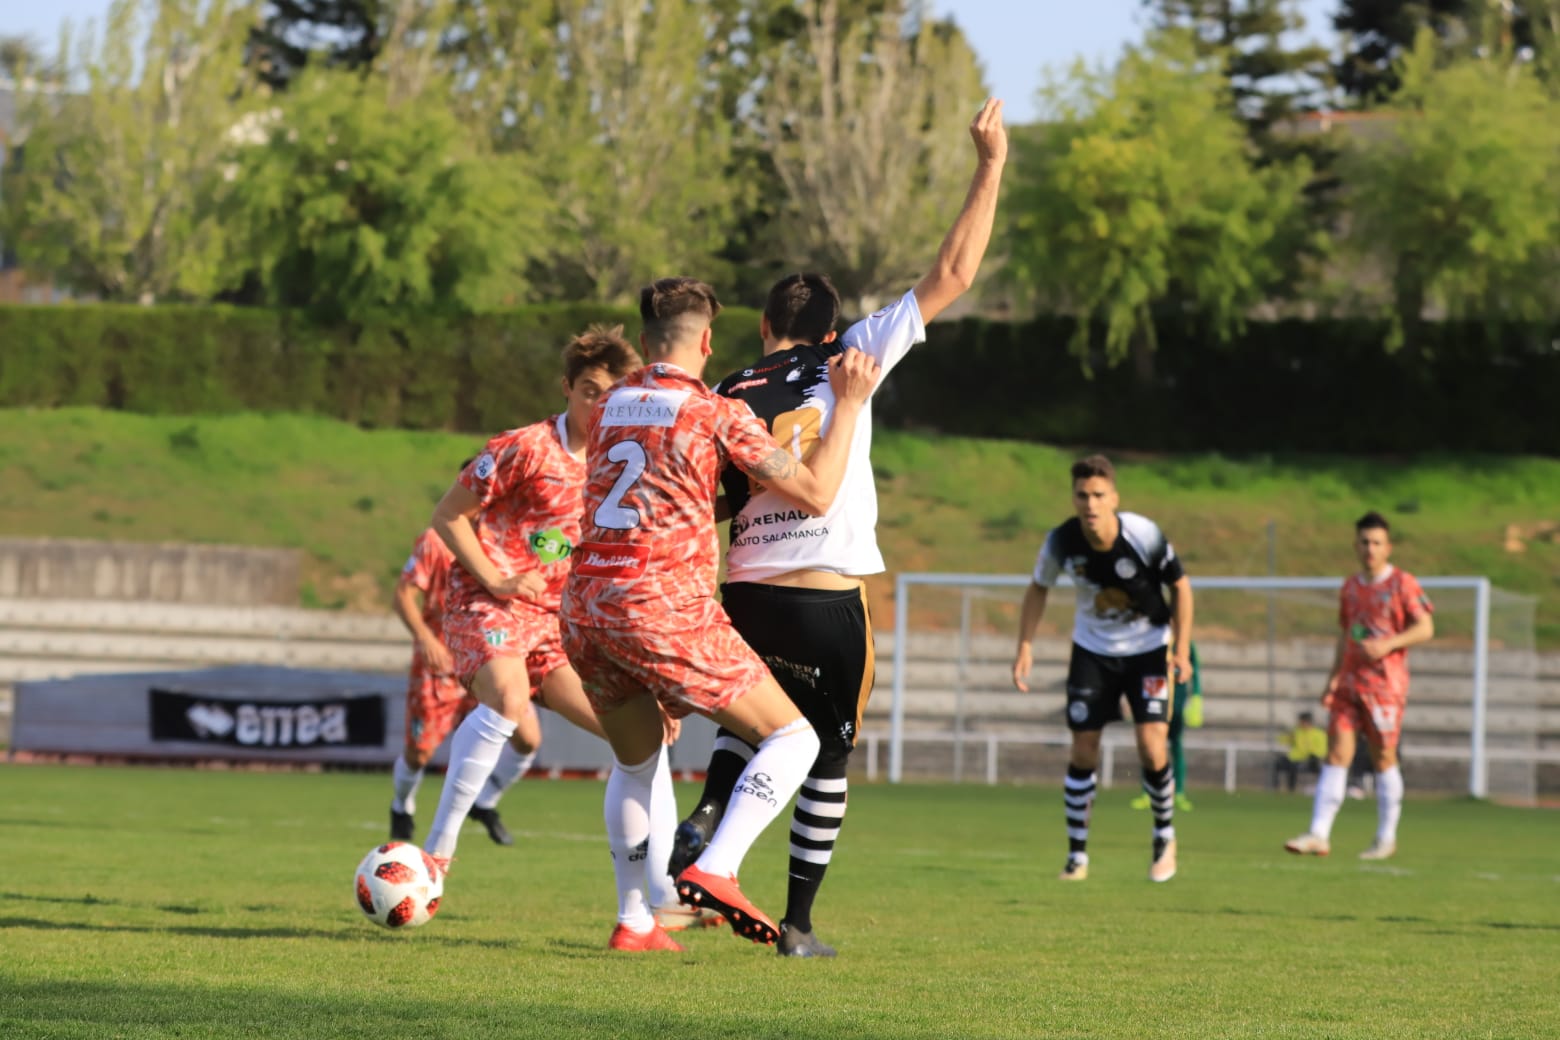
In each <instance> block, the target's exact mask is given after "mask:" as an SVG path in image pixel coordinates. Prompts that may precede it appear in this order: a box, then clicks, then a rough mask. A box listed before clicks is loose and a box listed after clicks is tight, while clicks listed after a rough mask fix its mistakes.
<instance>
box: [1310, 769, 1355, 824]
mask: <svg viewBox="0 0 1560 1040" xmlns="http://www.w3.org/2000/svg"><path fill="white" fill-rule="evenodd" d="M1348 784H1349V767H1348V766H1332V765H1327V766H1323V767H1322V775H1321V776H1320V777H1318V778H1317V781H1316V803H1315V807H1314V808H1313V809H1312V810H1311V833H1312V834H1314V835H1316V836H1317V837H1318V838H1321V839H1322V840H1323V841H1328V840H1330V839H1331V838H1332V827H1333V820H1335V819H1337V818H1338V809H1339V807H1340V806H1342V805H1343V792H1344V790H1345V788H1347V787H1348Z"/></svg>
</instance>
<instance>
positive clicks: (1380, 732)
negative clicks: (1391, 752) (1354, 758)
mask: <svg viewBox="0 0 1560 1040" xmlns="http://www.w3.org/2000/svg"><path fill="white" fill-rule="evenodd" d="M1407 704H1408V691H1407V690H1405V689H1398V688H1395V687H1393V686H1391V685H1377V686H1357V685H1355V684H1353V683H1350V682H1348V681H1344V682H1340V683H1339V684H1338V688H1337V689H1336V690H1335V691H1334V692H1333V695H1332V696H1331V697H1330V698H1328V700H1327V703H1326V706H1327V711H1328V713H1329V716H1328V719H1327V736H1328V739H1329V740H1331V739H1332V737H1333V736H1334V735H1335V734H1338V733H1363V734H1364V735H1365V741H1366V743H1368V744H1370V745H1371V746H1372V747H1379V748H1395V747H1397V746H1398V740H1399V738H1401V737H1402V735H1403V709H1404V708H1405V707H1406V706H1407Z"/></svg>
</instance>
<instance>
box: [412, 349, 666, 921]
mask: <svg viewBox="0 0 1560 1040" xmlns="http://www.w3.org/2000/svg"><path fill="white" fill-rule="evenodd" d="M563 365H564V373H563V380H562V383H563V392H564V396H565V400H566V407H565V409H564V411H563V412H561V413H559V414H558V415H555V416H552V417H550V418H548V419H544V420H542V421H541V422H538V423H533V424H532V425H530V426H524V427H520V428H518V429H514V430H507V431H505V432H504V433H501V434H499V435H498V436H496V437H494V438H492V439H491V440H489V441H488V443H487V445H486V447H485V448H484V449H483V451H482V453H481V454H480V455H478V456H477V458H476V460H475V461H474V462H472V463H471V464H470V465H468V466H467V467H466V468H465V469H464V470H463V471H462V472H461V474H460V478H459V479H458V480H457V481H456V482H455V483H454V484H453V485H452V486H451V487H450V489H449V490H448V491H447V492H446V493H445V495H444V497H443V499H441V500H440V502H439V504H438V506H437V508H436V509H435V510H434V514H433V527H434V530H436V531H437V532H438V534H439V536H440V538H441V539H442V540H443V541H444V543H445V545H447V546H448V547H449V549H450V551H451V553H452V554H453V555H454V557H455V561H456V562H455V565H454V566H453V567H452V568H451V572H450V593H449V603H450V605H449V613H448V616H447V617H446V618H445V622H444V636H445V640H446V642H447V644H448V645H449V648H450V651H451V654H452V657H453V670H454V673H455V675H456V676H457V677H459V679H460V681H461V683H462V684H464V685H465V686H466V688H467V689H469V690H470V691H471V693H472V695H473V696H474V697H475V698H476V699H477V701H478V702H479V703H478V705H477V707H476V708H475V709H473V710H472V712H471V713H470V714H469V715H467V716H466V719H465V721H464V722H462V723H461V725H460V726H459V728H457V729H456V731H455V735H454V737H453V738H452V740H451V742H450V766H449V770H448V772H447V773H446V775H445V782H444V790H443V792H442V794H441V796H440V798H439V809H438V812H437V814H436V815H435V817H434V820H433V825H432V827H431V828H430V829H429V832H428V840H427V843H426V846H425V847H426V849H427V851H428V853H429V855H431V856H433V857H434V858H435V859H436V860H438V861H439V863H440V865H441V867H443V868H445V869H447V868H448V864H449V860H450V858H451V857H452V856H453V855H454V853H455V846H456V842H457V839H458V837H459V833H460V825H461V822H462V821H463V820H464V819H465V818H466V816H467V815H468V813H471V814H472V815H474V816H477V815H478V813H476V812H472V806H473V805H474V804H475V802H476V799H477V798H478V796H479V793H480V791H481V789H482V787H483V785H484V784H485V783H486V781H487V779H488V777H489V774H491V773H493V772H494V769H495V766H497V767H498V768H499V769H500V770H501V771H503V772H508V771H510V770H513V775H514V776H516V777H518V776H520V775H523V774H524V772H525V770H526V769H527V768H528V767H529V765H530V763H531V762H532V761H533V760H534V757H535V754H536V749H537V747H538V746H540V744H541V739H542V733H541V725H540V721H539V720H538V718H537V715H536V712H535V710H534V708H533V707H532V703H533V701H534V702H535V703H538V704H541V705H543V706H544V707H547V708H551V709H552V710H553V711H555V712H557V713H558V714H559V715H561V716H563V717H564V718H566V719H568V720H569V721H570V722H573V723H574V724H575V725H577V726H579V727H581V728H582V729H585V730H586V731H588V732H591V733H594V734H596V735H597V736H601V737H603V738H605V734H603V733H602V731H601V727H600V726H599V725H598V724H597V722H596V717H595V713H594V712H592V711H591V710H590V704H589V703H588V702H587V701H586V699H585V694H584V691H583V690H582V689H581V688H580V682H579V677H578V676H577V675H575V673H574V670H573V669H572V668H571V667H569V661H568V658H567V657H566V656H565V655H564V652H563V644H562V642H561V639H560V636H559V631H558V614H557V611H558V601H559V596H560V594H561V593H562V591H563V583H564V581H565V579H567V577H568V574H569V557H570V556H571V555H572V553H573V551H574V547H575V546H576V545H577V544H578V542H579V530H580V509H581V501H582V500H581V497H580V492H581V488H582V485H583V484H584V480H585V434H586V422H587V420H588V418H589V416H590V413H591V409H592V408H594V407H595V405H596V402H597V400H598V399H599V398H600V397H601V396H602V394H604V393H605V392H606V391H607V389H608V387H610V386H612V384H613V383H614V382H616V381H617V380H618V379H619V378H621V377H622V376H624V375H626V374H627V373H629V372H632V371H633V370H634V369H635V368H637V367H638V365H639V357H638V355H637V354H636V353H635V352H634V349H633V347H632V346H631V345H630V344H629V342H628V341H627V340H626V339H624V338H623V335H622V328H621V327H616V328H609V327H607V326H591V327H590V328H589V329H588V330H587V331H586V332H584V333H583V334H582V335H580V336H578V337H576V338H575V339H574V340H573V341H572V342H570V343H569V345H568V346H567V347H565V348H564V351H563ZM506 745H507V746H510V748H511V752H506V750H505V749H506ZM513 745H518V746H519V747H520V748H521V751H520V752H519V753H518V754H512V752H513ZM505 758H512V761H511V762H509V763H507V764H506V763H505V762H504V761H503V759H505ZM663 758H664V756H663ZM661 772H662V773H663V774H664V779H663V780H660V781H658V782H660V783H663V784H664V791H665V793H666V795H667V797H671V796H672V789H671V775H670V771H669V770H668V769H667V768H666V766H665V765H664V762H663V765H662V769H661ZM670 817H671V820H675V818H676V809H675V807H673V808H672V809H671V810H670ZM479 818H480V816H479ZM671 820H668V821H667V824H666V827H665V830H666V831H667V832H668V836H669V834H670V831H671ZM668 888H669V886H668ZM667 895H668V898H670V896H671V893H670V891H668V893H667Z"/></svg>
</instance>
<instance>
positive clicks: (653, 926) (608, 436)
mask: <svg viewBox="0 0 1560 1040" xmlns="http://www.w3.org/2000/svg"><path fill="white" fill-rule="evenodd" d="M639 307H640V314H641V315H642V317H643V318H644V332H643V335H642V338H641V343H642V345H643V347H644V349H645V355H646V357H647V359H648V360H649V362H650V364H649V365H648V366H647V367H645V368H643V369H641V370H639V371H638V372H636V373H634V374H633V375H631V376H629V377H628V378H627V379H625V380H623V381H622V382H621V383H619V384H618V385H617V386H616V387H614V388H613V390H612V392H611V393H610V394H609V395H608V396H607V398H606V399H605V400H604V401H603V402H602V404H601V406H600V407H599V408H597V410H596V411H595V413H594V414H593V415H592V416H591V420H590V437H589V445H588V448H587V460H588V465H589V477H588V482H587V484H586V488H585V514H584V517H583V521H582V538H581V542H580V545H579V549H578V551H577V552H576V553H575V555H574V564H573V571H572V573H571V574H570V576H569V581H568V584H567V586H566V587H565V589H564V594H563V607H562V616H563V633H564V645H565V646H566V648H567V650H568V653H569V659H570V660H571V661H572V662H573V663H574V667H575V668H576V669H577V670H578V671H579V673H580V676H581V678H582V679H583V680H584V683H585V689H586V692H587V693H588V695H589V696H590V700H591V704H592V706H593V707H594V708H595V710H596V712H597V713H598V716H599V717H600V720H601V725H602V728H603V729H604V730H605V731H606V734H607V739H608V740H609V741H610V742H611V744H612V753H613V758H614V762H613V767H612V775H611V777H610V778H609V779H608V781H607V792H606V799H605V806H604V817H605V822H606V829H607V839H608V844H609V846H610V849H611V853H612V862H613V874H614V878H615V880H616V882H617V890H618V914H617V926H616V927H615V928H614V929H613V932H612V938H611V940H610V945H611V946H612V947H613V948H614V949H622V950H676V949H680V947H679V946H678V944H677V943H676V942H675V940H673V939H671V938H670V937H669V936H667V935H666V933H665V931H664V930H663V929H662V928H661V926H660V925H658V924H657V923H656V921H655V918H654V917H653V916H652V915H651V913H650V907H649V904H648V902H647V900H646V898H645V894H644V892H643V889H642V885H643V870H641V869H640V868H639V867H638V864H637V861H638V860H639V859H641V858H643V856H644V855H645V842H646V840H647V838H648V835H649V829H650V806H651V804H652V802H653V797H652V791H651V774H652V773H653V772H654V770H655V766H656V758H657V752H658V750H659V741H660V730H661V727H660V721H659V719H660V712H661V710H663V709H664V710H665V711H666V712H668V713H670V714H671V715H673V716H676V717H682V716H684V715H686V714H687V713H688V712H690V711H696V712H699V713H700V714H703V715H706V716H708V717H710V718H712V719H714V720H715V721H716V722H717V723H719V724H720V725H721V726H723V727H725V728H727V729H729V730H731V731H732V732H735V733H737V734H739V735H740V736H741V737H742V738H743V739H745V740H747V741H749V742H750V743H752V744H753V745H755V746H756V747H757V748H758V750H757V752H756V753H755V754H754V755H753V758H752V761H751V762H750V763H749V766H748V768H747V769H746V770H745V771H743V773H742V774H741V775H740V776H739V777H738V778H737V780H736V783H735V785H734V790H733V792H732V794H731V806H730V808H729V809H728V810H727V813H726V816H725V818H724V819H723V820H722V821H721V825H720V828H719V829H718V830H717V831H716V833H715V835H714V837H713V838H712V840H711V841H710V842H709V843H708V845H707V846H706V848H705V849H704V851H703V853H702V855H700V857H699V859H698V861H697V862H696V863H693V864H691V865H689V866H688V867H687V868H686V869H684V870H683V871H682V872H681V873H680V874H679V875H678V878H677V892H678V895H679V896H680V897H681V899H682V901H683V902H684V903H686V904H688V905H690V906H694V907H699V908H704V909H713V910H716V911H718V912H719V913H720V914H721V915H722V916H723V917H725V918H726V920H727V921H728V922H730V924H731V927H732V930H733V931H734V932H736V933H737V934H738V935H741V936H744V937H746V938H749V939H751V940H753V941H754V942H758V943H773V942H774V941H775V939H776V938H777V937H778V935H779V931H778V929H777V928H776V926H775V925H774V923H773V922H772V921H771V920H770V919H769V917H768V916H766V915H765V914H764V913H763V911H761V910H759V909H758V908H757V907H756V906H754V905H753V904H752V903H751V902H750V901H749V900H748V899H747V897H746V896H744V895H743V893H742V890H741V887H740V885H739V884H738V882H737V871H738V869H739V868H740V867H741V864H742V859H743V857H744V856H745V855H746V854H747V851H748V849H749V847H750V846H751V845H752V844H753V842H754V840H756V839H757V837H758V835H759V834H760V833H761V832H762V831H763V830H764V828H765V827H767V826H768V825H769V824H770V823H771V822H772V821H773V820H774V819H775V817H777V816H778V815H779V814H780V812H781V811H782V810H783V809H784V808H785V806H786V804H787V803H788V802H789V801H790V799H791V796H792V795H793V794H795V793H796V790H797V788H798V787H799V786H800V785H801V783H802V779H803V778H804V777H805V776H806V774H807V771H808V769H809V768H810V767H811V765H812V763H813V760H814V759H815V758H816V756H817V754H818V738H817V736H816V735H815V734H814V733H813V730H812V727H811V726H809V725H808V723H807V720H806V719H804V718H802V716H801V713H800V712H798V711H797V709H796V706H795V705H794V704H792V703H791V701H790V700H789V699H788V698H787V697H786V695H785V693H784V691H783V690H781V688H780V686H779V685H778V684H777V683H776V682H775V680H774V678H773V676H771V675H770V673H769V670H768V669H767V668H766V667H765V666H764V662H763V661H762V660H761V659H760V658H759V657H758V655H757V654H755V653H754V652H753V650H752V649H751V648H749V647H748V645H747V644H746V643H745V642H743V640H742V637H741V636H740V635H738V634H737V632H736V630H735V629H734V628H732V626H731V623H730V621H729V619H728V618H727V616H726V612H725V611H724V610H723V609H722V608H721V606H720V604H719V603H717V602H716V601H715V577H716V571H717V567H718V564H719V546H718V544H717V539H716V533H715V521H714V513H715V498H716V490H717V486H718V482H719V477H720V474H721V471H722V470H723V469H724V468H725V467H726V465H727V464H728V463H729V464H732V465H735V466H737V467H738V468H739V469H741V470H742V471H743V472H744V473H747V474H748V475H749V476H751V477H752V478H753V479H755V480H757V481H759V482H761V483H762V484H763V485H764V486H765V487H768V488H769V489H771V490H773V491H777V492H779V493H780V494H781V495H783V496H784V497H785V499H786V500H787V502H788V503H789V506H788V508H795V509H798V510H801V511H804V512H807V513H810V514H813V515H822V514H824V513H826V512H827V511H828V510H829V507H830V506H831V505H832V504H833V503H834V500H835V497H836V494H837V493H838V491H839V489H840V484H841V481H842V480H843V479H844V477H845V471H846V461H847V456H848V451H849V448H850V444H851V437H852V435H853V434H854V433H855V429H856V424H857V417H858V416H859V415H860V413H861V412H862V410H863V408H864V406H865V403H866V400H867V398H868V396H869V394H870V393H871V390H872V388H873V386H874V385H875V384H876V381H877V370H878V366H877V363H876V362H875V361H873V360H872V359H871V358H869V357H867V356H866V355H864V354H862V353H860V352H859V351H846V352H844V353H843V354H840V355H838V356H837V357H835V358H833V359H832V360H831V361H830V362H829V378H830V380H831V381H832V383H833V385H834V391H835V394H836V395H837V397H838V401H837V403H836V406H835V413H834V422H833V423H832V424H831V426H830V429H829V431H828V432H827V433H826V434H825V435H824V436H823V438H822V440H821V441H820V443H819V445H818V449H817V451H816V453H815V454H814V455H813V457H812V459H811V461H810V462H808V463H803V462H802V461H801V460H799V459H798V458H797V457H796V456H795V455H794V454H793V453H792V452H790V451H788V450H787V449H785V448H782V447H781V446H780V445H779V444H778V443H776V441H775V439H774V438H773V437H772V436H770V433H769V431H768V429H767V428H766V427H765V426H764V424H763V423H762V422H761V421H760V420H759V419H757V418H756V417H755V416H754V415H753V413H752V411H751V410H750V409H749V408H748V406H747V405H745V404H742V403H741V402H738V401H732V400H730V399H728V398H724V397H721V396H719V395H717V394H714V393H712V392H711V391H710V389H709V388H708V387H706V386H705V385H704V383H703V382H702V381H701V380H700V375H701V374H702V372H703V369H704V365H705V362H706V361H707V360H708V358H709V354H710V323H711V322H712V321H713V320H714V318H715V315H716V314H717V313H719V310H720V304H719V302H718V301H717V300H716V298H715V292H714V290H713V289H711V288H710V287H709V286H708V285H706V284H704V283H703V282H699V281H696V280H694V279H691V278H667V279H662V280H660V281H658V282H656V283H655V284H653V285H651V286H648V287H646V288H645V290H644V291H643V293H642V294H641V296H640V304H639Z"/></svg>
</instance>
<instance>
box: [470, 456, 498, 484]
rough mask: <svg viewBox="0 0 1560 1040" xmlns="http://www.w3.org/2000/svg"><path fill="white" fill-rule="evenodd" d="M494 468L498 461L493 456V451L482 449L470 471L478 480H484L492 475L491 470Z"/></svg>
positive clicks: (496, 467)
mask: <svg viewBox="0 0 1560 1040" xmlns="http://www.w3.org/2000/svg"><path fill="white" fill-rule="evenodd" d="M496 469H498V462H497V460H495V459H494V458H493V453H492V452H490V451H484V452H483V453H482V455H481V457H480V458H478V459H477V461H476V464H475V465H474V466H473V467H472V470H471V471H472V472H473V473H475V474H476V476H477V479H478V480H486V479H487V478H489V477H491V476H492V475H493V471H494V470H496Z"/></svg>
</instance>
